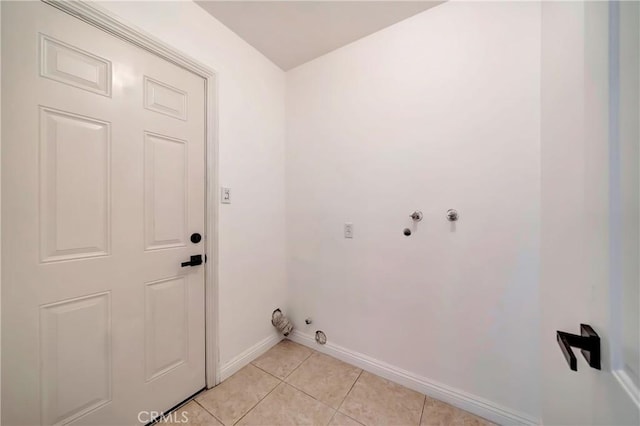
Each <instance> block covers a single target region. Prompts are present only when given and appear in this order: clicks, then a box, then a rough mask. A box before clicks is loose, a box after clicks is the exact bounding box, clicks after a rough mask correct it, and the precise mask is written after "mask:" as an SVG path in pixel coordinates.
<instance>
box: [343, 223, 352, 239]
mask: <svg viewBox="0 0 640 426" xmlns="http://www.w3.org/2000/svg"><path fill="white" fill-rule="evenodd" d="M344 237H345V238H353V223H351V222H347V223H345V224H344Z"/></svg>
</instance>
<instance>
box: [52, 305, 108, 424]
mask: <svg viewBox="0 0 640 426" xmlns="http://www.w3.org/2000/svg"><path fill="white" fill-rule="evenodd" d="M110 314H111V307H110V299H109V293H102V294H98V295H94V296H88V297H82V298H78V299H72V300H67V301H63V302H58V303H54V304H52V305H47V306H43V307H41V308H40V330H41V333H40V335H41V338H40V342H41V344H40V359H41V362H42V377H41V380H42V385H41V400H42V415H43V423H44V424H58V423H68V422H69V421H71V420H73V419H75V418H78V417H80V416H82V415H83V414H85V413H87V412H90V411H93V410H95V409H97V408H99V407H100V406H102V405H104V404H107V403H108V402H110V401H111V350H112V348H111V330H110V324H111V318H110ZM68 348H74V351H73V352H69V351H68V350H67V349H68ZM78 377H82V380H77V379H78Z"/></svg>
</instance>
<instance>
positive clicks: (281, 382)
mask: <svg viewBox="0 0 640 426" xmlns="http://www.w3.org/2000/svg"><path fill="white" fill-rule="evenodd" d="M294 343H295V342H294ZM310 350H311V353H310V354H309V355H308V356H307V357H306V358H305V359H303V360H302V361H301V362H300V364H299V365H298V366H297V367H296V368H294V369H293V371H296V370H297V369H298V368H299V367H300V366H301V365H302V364H303V363H304V362H305V361H306V360H307V359H309V358H310V357H311V355H313V353H314V352H315V351H314V350H313V349H310ZM249 364H251V365H253V366H254V367H256V368H257V369H258V370H260V371H263V372H265V373H267V374H268V375H270V376H271V377H274V378H276V379H277V380H278V381H280V383H278V384H277V385H276V386H275V387H274V388H273V389H271V390H270V391H269V392H268V393H267V394H266V395H265V396H264V397H263V398H261V399H260V400H259V401H258V402H256V403H255V404H254V405H253V406H252V407H251V408H249V409H248V410H247V412H246V413H244V414H243V415H242V417H240V418H239V419H238V420H237V421H236V422H234V423H233V424H234V425H236V424H238V423H239V422H240V420H242V419H244V418H245V417H246V416H247V414H249V413H250V412H251V411H253V409H254V408H256V407H257V406H258V404H260V403H261V402H262V401H263V400H264V399H266V398H267V397H268V396H269V395H271V393H272V392H273V391H275V390H276V389H277V388H278V386H280V385H281V384H283V383H284V384H287V383H285V381H284V379H281V378H280V377H277V376H275V375H273V374H271V373H269V372H268V371H266V370H263V369H262V368H260V367H258V366H257V365H255V364H254V362H253V361H251V362H250V363H249ZM293 371H292V372H291V373H289V374H288V375H287V376H285V379H286V378H287V377H289V376H290V375H291V374H292V373H293ZM294 389H295V388H294Z"/></svg>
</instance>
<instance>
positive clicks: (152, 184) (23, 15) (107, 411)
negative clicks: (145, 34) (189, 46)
mask: <svg viewBox="0 0 640 426" xmlns="http://www.w3.org/2000/svg"><path fill="white" fill-rule="evenodd" d="M2 9H3V10H2V12H3V13H2V20H3V22H2V32H3V34H2V35H3V37H2V53H3V61H2V67H3V68H2V94H3V97H2V102H3V126H2V132H3V134H2V141H3V144H2V174H3V175H2V178H3V179H2V185H3V188H2V196H3V202H2V209H3V211H2V232H3V234H2V236H3V239H2V245H3V247H2V248H3V250H4V252H3V268H2V281H3V287H2V328H3V329H2V337H3V345H2V372H3V377H2V379H3V381H2V406H3V410H2V416H3V418H2V424H7V425H19V424H29V425H35V424H57V423H66V422H69V421H74V423H76V424H96V425H97V424H103V425H104V424H109V425H120V424H123V425H124V424H127V425H130V424H135V423H136V422H137V415H138V412H140V411H143V410H144V411H162V410H166V409H168V408H170V407H172V406H173V405H175V404H177V403H179V402H181V401H182V400H184V399H185V398H187V397H189V396H190V395H192V394H193V393H195V392H197V391H198V390H200V389H202V388H203V387H204V386H205V367H204V366H205V353H204V343H205V341H204V318H205V317H204V267H203V266H202V265H201V266H195V267H185V268H183V267H181V265H180V264H181V263H182V262H184V261H187V260H189V257H190V256H191V255H194V254H203V252H204V242H201V243H199V244H193V243H191V242H190V240H189V235H190V234H191V233H193V232H199V233H201V234H204V226H205V191H204V188H205V142H204V141H205V121H204V120H205V112H204V105H205V94H204V90H205V83H204V80H203V79H202V78H200V77H198V76H196V75H194V74H192V73H190V72H188V71H186V70H184V69H182V68H180V67H178V66H176V65H174V64H172V63H169V62H167V61H164V60H162V59H160V58H158V57H156V56H154V55H152V54H150V53H148V52H146V51H144V50H142V49H139V48H137V47H135V46H133V45H129V44H127V43H126V42H124V41H122V40H120V39H118V38H116V37H113V36H111V35H109V34H107V33H105V32H102V31H100V30H99V29H97V28H94V27H92V26H90V25H88V24H86V23H84V22H82V21H80V20H78V19H76V18H73V17H71V16H69V15H67V14H65V13H63V12H61V11H59V10H57V9H55V8H53V7H51V6H49V5H45V4H43V3H39V2H7V3H3V5H2Z"/></svg>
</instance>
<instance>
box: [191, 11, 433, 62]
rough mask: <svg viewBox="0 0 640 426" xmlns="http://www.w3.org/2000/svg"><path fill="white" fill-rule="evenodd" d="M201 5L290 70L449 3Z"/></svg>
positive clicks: (271, 58)
mask: <svg viewBox="0 0 640 426" xmlns="http://www.w3.org/2000/svg"><path fill="white" fill-rule="evenodd" d="M196 3H197V4H199V5H200V6H201V7H202V8H203V9H204V10H206V11H207V12H208V13H210V14H211V15H213V16H214V17H215V18H216V19H218V20H219V21H220V22H222V23H223V24H224V25H226V26H227V27H229V28H230V29H231V30H232V31H234V32H235V33H236V34H238V35H239V36H240V37H242V38H243V39H244V40H245V41H246V42H247V43H249V44H251V45H253V46H254V47H255V48H256V49H258V50H259V51H260V52H262V54H264V55H265V56H266V57H267V58H269V59H270V60H271V61H273V62H274V63H275V64H276V65H278V66H279V67H280V68H282V69H283V70H285V71H286V70H289V69H291V68H294V67H297V66H298V65H301V64H303V63H305V62H308V61H310V60H312V59H315V58H317V57H318V56H321V55H324V54H325V53H328V52H330V51H332V50H335V49H337V48H339V47H342V46H344V45H346V44H349V43H351V42H352V41H355V40H357V39H359V38H362V37H365V36H367V35H369V34H372V33H374V32H376V31H379V30H381V29H383V28H385V27H388V26H389V25H393V24H395V23H396V22H399V21H401V20H403V19H406V18H408V17H410V16H413V15H415V14H417V13H420V12H423V11H425V10H427V9H429V8H431V7H434V6H436V5H438V4H440V3H443V2H442V1H242V0H235V1H212V0H196Z"/></svg>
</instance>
